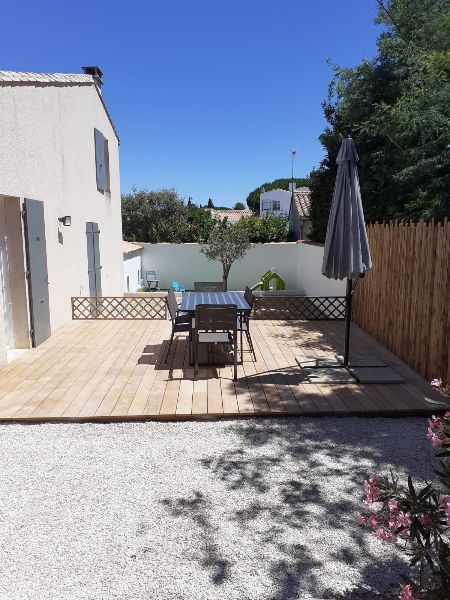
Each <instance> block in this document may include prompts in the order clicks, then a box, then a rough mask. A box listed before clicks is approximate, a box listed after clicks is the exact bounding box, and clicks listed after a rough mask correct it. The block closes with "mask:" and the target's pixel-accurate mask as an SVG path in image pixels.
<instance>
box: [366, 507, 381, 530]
mask: <svg viewBox="0 0 450 600" xmlns="http://www.w3.org/2000/svg"><path fill="white" fill-rule="evenodd" d="M367 522H368V524H369V525H370V527H371V528H372V529H375V528H376V527H378V525H379V523H380V513H379V512H376V511H374V512H373V513H372V514H371V515H370V516H369V518H368V520H367Z"/></svg>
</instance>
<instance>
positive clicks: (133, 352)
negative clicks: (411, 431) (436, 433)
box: [0, 320, 438, 422]
mask: <svg viewBox="0 0 450 600" xmlns="http://www.w3.org/2000/svg"><path fill="white" fill-rule="evenodd" d="M352 329H353V332H352V345H351V348H352V352H354V353H361V354H371V355H376V356H378V357H379V358H381V359H382V360H384V361H385V362H386V363H387V364H388V365H389V366H391V367H392V368H394V369H395V370H396V371H398V372H399V373H401V374H402V375H403V377H404V378H405V380H406V383H404V384H391V385H381V384H380V385H358V384H356V383H355V384H346V385H316V384H311V383H308V382H307V381H305V378H304V375H303V372H302V370H301V369H300V368H299V367H298V366H297V364H296V361H295V355H298V354H304V355H307V356H311V357H313V356H318V355H319V356H320V355H334V354H335V353H337V352H338V353H341V352H342V341H343V322H342V321H325V322H324V321H322V322H318V321H253V322H252V335H253V340H254V344H255V349H256V357H257V360H256V362H253V360H252V359H251V356H250V354H249V353H248V352H245V353H244V362H243V364H241V365H239V368H238V376H239V378H238V381H236V382H233V380H232V368H231V366H226V367H222V368H215V367H201V368H200V370H199V376H198V378H197V379H196V380H194V377H193V375H194V372H193V369H192V368H191V367H190V366H189V364H188V357H187V344H186V339H185V337H184V336H179V338H178V340H177V341H176V343H174V344H173V347H172V351H171V354H170V358H169V362H168V363H165V362H164V360H163V359H164V356H165V350H166V348H167V340H168V338H169V334H170V325H169V324H168V323H167V322H165V321H156V320H155V321H74V322H72V323H70V324H69V325H67V326H66V327H64V328H62V329H60V330H58V331H57V332H56V333H55V334H54V335H53V336H52V337H51V338H50V339H49V340H47V341H46V342H45V343H44V344H42V345H41V346H40V347H39V348H37V349H34V350H31V351H29V352H27V353H25V354H24V355H22V356H21V357H20V358H18V359H16V360H15V361H14V362H12V363H11V364H9V365H8V366H6V367H4V368H2V369H0V421H26V422H36V421H41V422H42V421H54V420H56V421H72V420H76V421H98V420H100V421H110V420H131V419H174V420H176V419H187V418H201V417H210V416H214V417H223V416H252V415H259V416H268V415H349V414H352V415H366V416H374V415H391V416H396V415H413V414H429V413H430V407H429V405H427V403H426V402H425V401H424V399H425V397H430V398H435V399H438V397H437V396H436V395H435V394H434V392H433V390H432V389H431V387H430V386H429V384H428V383H427V382H426V381H425V380H424V379H422V377H420V376H419V375H417V374H416V373H415V372H414V371H412V370H411V369H410V368H409V367H407V366H406V365H405V364H404V363H403V362H402V361H400V360H399V359H398V358H396V357H395V356H394V355H392V354H391V353H390V352H388V351H387V350H386V349H385V348H383V347H382V346H381V345H380V344H378V343H377V342H376V341H374V340H373V339H372V338H371V337H370V336H368V335H366V334H365V333H363V332H362V331H361V330H360V329H359V328H358V327H356V326H355V327H352ZM245 348H246V346H245Z"/></svg>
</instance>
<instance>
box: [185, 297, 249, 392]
mask: <svg viewBox="0 0 450 600" xmlns="http://www.w3.org/2000/svg"><path fill="white" fill-rule="evenodd" d="M192 343H193V346H194V357H195V371H194V373H195V374H197V373H198V354H199V347H200V346H201V345H214V346H217V345H220V346H229V347H230V348H231V349H232V351H233V365H234V380H235V381H236V379H237V353H238V349H237V311H236V305H235V304H197V307H196V309H195V327H194V329H193V332H192Z"/></svg>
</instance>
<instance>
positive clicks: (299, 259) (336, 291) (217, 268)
mask: <svg viewBox="0 0 450 600" xmlns="http://www.w3.org/2000/svg"><path fill="white" fill-rule="evenodd" d="M322 257H323V246H320V245H316V244H310V243H308V242H303V243H296V242H281V243H273V244H255V245H254V246H252V248H251V249H250V250H249V251H248V252H247V254H246V255H245V257H244V258H243V259H242V260H241V261H237V262H235V263H233V266H232V267H231V271H230V275H229V277H228V288H229V289H230V290H243V289H244V288H245V286H246V285H249V286H252V285H254V284H255V283H257V282H258V281H259V280H260V277H261V275H263V274H264V273H265V272H266V271H267V270H268V269H276V271H277V273H278V274H279V275H280V276H281V277H282V278H283V279H284V280H285V282H286V289H287V290H298V291H300V292H302V293H304V294H306V295H307V296H343V295H345V282H341V281H334V280H330V279H327V278H326V277H324V276H323V275H322V273H321V267H322ZM145 271H156V275H157V277H158V278H159V280H160V287H161V288H169V287H170V286H171V284H172V281H178V282H179V283H180V285H182V286H183V287H185V288H186V289H193V288H194V281H221V280H222V265H221V264H220V263H218V262H210V261H208V260H207V259H206V258H205V256H204V255H203V254H202V253H201V252H200V246H199V244H145V245H144V247H143V250H142V276H143V277H144V276H145Z"/></svg>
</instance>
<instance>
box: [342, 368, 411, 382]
mask: <svg viewBox="0 0 450 600" xmlns="http://www.w3.org/2000/svg"><path fill="white" fill-rule="evenodd" d="M349 372H350V373H351V374H352V375H353V377H354V378H355V379H356V381H357V382H358V383H405V380H404V379H403V377H402V376H401V375H399V374H398V373H397V372H396V371H394V370H393V369H391V368H390V367H354V368H353V369H352V368H351V367H350V368H349Z"/></svg>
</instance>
